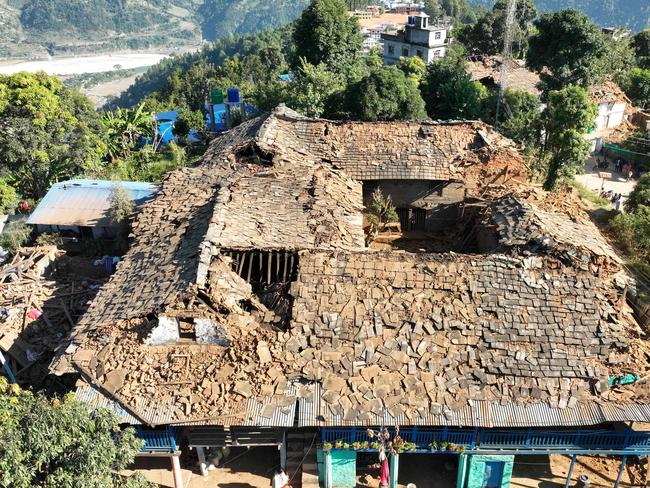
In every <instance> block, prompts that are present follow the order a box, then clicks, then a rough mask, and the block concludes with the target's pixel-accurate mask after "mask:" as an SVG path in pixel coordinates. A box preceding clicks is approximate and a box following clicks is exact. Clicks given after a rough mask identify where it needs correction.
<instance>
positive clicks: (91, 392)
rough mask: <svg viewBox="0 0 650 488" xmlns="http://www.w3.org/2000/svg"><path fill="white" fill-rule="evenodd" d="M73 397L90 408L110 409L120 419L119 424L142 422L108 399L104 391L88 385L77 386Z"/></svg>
mask: <svg viewBox="0 0 650 488" xmlns="http://www.w3.org/2000/svg"><path fill="white" fill-rule="evenodd" d="M75 398H76V399H77V400H78V401H80V402H83V403H86V404H88V406H89V407H90V408H91V409H100V408H105V409H108V410H110V411H112V412H113V413H115V415H117V418H119V419H120V423H121V424H131V425H139V424H141V423H142V422H140V421H139V420H138V419H137V418H136V417H134V416H133V415H131V413H130V412H128V411H126V410H124V408H122V405H120V404H119V403H118V402H116V401H115V400H111V399H109V398H108V397H107V396H106V395H105V394H104V393H102V392H100V391H99V390H97V389H96V388H94V387H92V386H90V385H83V386H79V387H77V391H76V392H75Z"/></svg>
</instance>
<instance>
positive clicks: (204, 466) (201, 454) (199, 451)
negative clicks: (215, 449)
mask: <svg viewBox="0 0 650 488" xmlns="http://www.w3.org/2000/svg"><path fill="white" fill-rule="evenodd" d="M196 454H197V456H198V457H199V468H200V469H201V474H202V475H203V476H207V475H208V465H207V463H206V462H205V450H204V449H203V447H197V448H196Z"/></svg>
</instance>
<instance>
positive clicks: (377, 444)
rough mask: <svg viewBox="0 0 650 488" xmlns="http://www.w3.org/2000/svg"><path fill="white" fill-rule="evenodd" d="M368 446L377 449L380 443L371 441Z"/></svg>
mask: <svg viewBox="0 0 650 488" xmlns="http://www.w3.org/2000/svg"><path fill="white" fill-rule="evenodd" d="M370 447H371V448H372V449H379V448H380V447H381V443H379V442H371V443H370Z"/></svg>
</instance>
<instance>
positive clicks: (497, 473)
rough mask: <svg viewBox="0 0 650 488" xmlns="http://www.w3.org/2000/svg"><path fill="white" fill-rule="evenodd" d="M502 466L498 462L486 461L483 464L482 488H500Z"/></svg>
mask: <svg viewBox="0 0 650 488" xmlns="http://www.w3.org/2000/svg"><path fill="white" fill-rule="evenodd" d="M504 466H505V463H502V462H500V461H488V462H486V463H485V471H484V473H483V488H501V481H502V479H503V467H504Z"/></svg>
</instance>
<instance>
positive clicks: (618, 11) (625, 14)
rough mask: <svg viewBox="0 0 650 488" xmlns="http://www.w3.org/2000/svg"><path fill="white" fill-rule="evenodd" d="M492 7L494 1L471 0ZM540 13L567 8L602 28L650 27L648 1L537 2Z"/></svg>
mask: <svg viewBox="0 0 650 488" xmlns="http://www.w3.org/2000/svg"><path fill="white" fill-rule="evenodd" d="M471 1H472V2H473V3H475V4H480V5H484V6H486V7H490V8H491V7H492V5H494V3H495V1H494V0H471ZM535 4H536V5H537V9H538V10H539V11H540V12H549V11H550V12H555V11H558V10H562V9H565V8H575V9H577V10H580V11H581V12H583V13H584V14H586V15H587V16H589V17H591V19H592V20H593V21H594V22H596V23H597V24H599V25H601V26H615V25H625V26H627V27H629V28H630V29H632V30H633V31H635V32H637V31H641V30H643V29H646V28H648V27H650V1H648V0H536V1H535Z"/></svg>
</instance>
